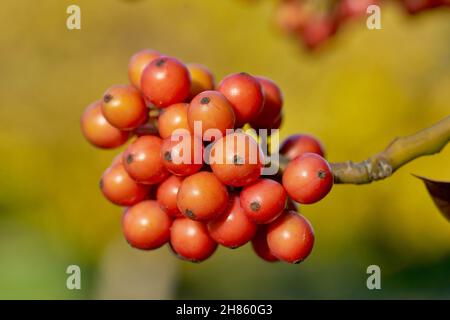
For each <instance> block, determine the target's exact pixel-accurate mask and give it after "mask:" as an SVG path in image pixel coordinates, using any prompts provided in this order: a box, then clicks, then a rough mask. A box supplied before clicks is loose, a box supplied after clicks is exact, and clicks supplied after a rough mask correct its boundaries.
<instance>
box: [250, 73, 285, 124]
mask: <svg viewBox="0 0 450 320" xmlns="http://www.w3.org/2000/svg"><path fill="white" fill-rule="evenodd" d="M256 79H257V80H258V81H259V83H260V84H261V86H262V88H263V93H264V104H263V107H262V109H261V112H260V113H259V115H257V116H256V117H255V119H253V120H252V121H250V125H251V126H252V127H253V128H254V129H257V130H258V129H269V130H270V129H277V128H275V127H276V124H277V122H281V121H280V118H281V108H282V107H283V94H282V93H281V90H280V88H279V87H278V86H277V85H276V83H275V82H273V81H272V80H270V79H268V78H264V77H256ZM279 126H280V125H279V124H278V127H279Z"/></svg>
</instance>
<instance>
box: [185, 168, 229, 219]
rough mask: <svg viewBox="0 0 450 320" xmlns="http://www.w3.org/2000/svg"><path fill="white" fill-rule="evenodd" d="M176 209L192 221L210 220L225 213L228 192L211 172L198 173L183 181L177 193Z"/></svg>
mask: <svg viewBox="0 0 450 320" xmlns="http://www.w3.org/2000/svg"><path fill="white" fill-rule="evenodd" d="M177 204H178V209H180V211H181V213H183V214H184V215H185V216H186V217H188V218H190V219H193V220H202V221H204V220H211V219H214V218H216V217H217V216H219V215H220V214H221V213H223V212H224V211H225V209H226V208H227V204H228V192H227V189H226V188H225V186H224V185H223V184H222V183H221V182H220V181H219V179H217V177H216V176H215V175H214V174H212V173H211V172H198V173H196V174H193V175H192V176H189V177H187V178H185V179H184V180H183V182H182V183H181V186H180V190H179V191H178V197H177Z"/></svg>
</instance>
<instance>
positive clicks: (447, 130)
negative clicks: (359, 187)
mask: <svg viewBox="0 0 450 320" xmlns="http://www.w3.org/2000/svg"><path fill="white" fill-rule="evenodd" d="M449 141H450V116H447V117H446V118H444V119H443V120H441V121H439V122H437V123H436V124H434V125H433V126H431V127H428V128H426V129H423V130H421V131H419V132H417V133H415V134H412V135H410V136H405V137H399V138H396V139H394V140H393V141H392V142H391V143H390V144H389V145H388V146H387V148H386V149H385V150H384V151H382V152H380V153H378V154H376V155H374V156H372V157H370V158H368V159H367V160H364V161H361V162H358V163H354V162H352V161H346V162H339V163H331V168H332V171H333V175H334V182H335V183H342V184H344V183H345V184H366V183H371V182H372V181H376V180H381V179H385V178H387V177H389V176H391V175H392V174H393V173H394V172H395V171H396V170H397V169H399V168H400V167H402V166H403V165H405V164H407V163H408V162H410V161H412V160H414V159H416V158H419V157H422V156H426V155H432V154H435V153H438V152H440V151H441V150H442V149H443V148H444V147H445V145H446V144H447V143H448V142H449Z"/></svg>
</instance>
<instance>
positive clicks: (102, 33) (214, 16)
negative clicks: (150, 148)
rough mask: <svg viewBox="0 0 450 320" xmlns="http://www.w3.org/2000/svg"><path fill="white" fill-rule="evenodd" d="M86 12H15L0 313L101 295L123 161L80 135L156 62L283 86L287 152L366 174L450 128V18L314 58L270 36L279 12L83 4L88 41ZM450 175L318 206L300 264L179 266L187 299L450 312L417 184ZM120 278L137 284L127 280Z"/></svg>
mask: <svg viewBox="0 0 450 320" xmlns="http://www.w3.org/2000/svg"><path fill="white" fill-rule="evenodd" d="M73 3H74V1H51V0H43V1H39V3H34V2H31V1H23V0H19V1H17V0H14V1H13V0H5V1H2V4H1V7H2V10H0V21H1V23H2V26H1V27H2V32H1V33H0V48H1V50H0V61H1V62H0V63H1V70H2V76H1V77H0V95H1V97H2V99H3V100H2V107H1V108H0V120H1V126H0V152H1V155H2V157H0V230H1V231H0V234H1V236H0V297H3V298H86V297H93V296H95V295H94V294H93V292H95V285H96V281H97V279H98V278H102V277H103V276H104V275H103V274H102V272H103V271H102V270H103V269H102V268H99V267H98V266H99V265H101V263H102V258H103V257H104V254H103V252H104V250H105V248H106V247H107V246H108V244H109V243H110V242H111V240H112V239H113V238H116V237H118V236H119V234H120V216H121V209H119V208H116V207H114V206H112V205H110V204H109V203H107V202H106V200H104V199H103V198H102V196H101V193H100V192H99V189H98V179H99V176H100V175H101V174H102V172H103V170H104V169H105V168H106V167H107V166H108V164H109V163H110V161H111V160H112V158H113V157H114V155H115V154H116V153H117V152H118V151H102V150H95V149H94V148H93V147H91V146H90V145H89V144H88V143H87V142H85V141H84V140H83V138H82V136H81V133H80V130H79V118H80V115H81V113H82V111H83V109H84V108H85V106H87V105H88V104H89V103H90V102H92V101H93V100H96V99H98V98H100V97H101V95H102V93H103V92H104V90H105V89H106V88H107V87H108V86H110V85H112V84H117V83H126V82H127V70H126V68H127V63H128V59H129V57H130V56H131V55H132V54H133V53H134V52H135V51H137V50H139V49H141V48H145V47H150V48H154V49H157V50H159V51H161V52H164V53H166V54H168V55H173V56H176V57H178V58H180V59H181V60H183V61H185V62H199V63H203V64H205V65H207V66H209V67H210V68H211V69H212V70H213V71H214V73H215V75H216V78H217V80H220V79H221V78H222V77H223V76H224V75H226V74H228V73H232V72H239V71H247V72H250V73H252V74H257V75H265V76H268V77H270V78H272V79H274V80H275V81H276V82H277V83H279V84H280V86H281V88H282V90H283V92H284V95H285V102H286V103H285V114H286V115H287V116H286V117H285V122H284V126H283V129H282V136H286V135H288V134H291V133H297V132H309V133H312V134H314V135H317V136H318V137H320V138H321V139H322V141H323V142H324V144H325V145H326V148H327V152H328V158H329V159H330V160H331V161H341V160H348V159H352V160H361V159H364V158H366V157H367V156H369V155H371V154H373V153H375V152H377V151H379V150H381V149H382V148H384V147H385V146H386V145H387V143H388V142H389V141H390V140H391V139H392V138H394V137H395V136H398V135H404V134H409V133H412V132H414V131H417V130H418V129H421V128H423V127H425V126H428V125H430V124H432V123H433V122H436V121H438V120H439V119H441V118H443V117H444V116H446V115H448V114H449V111H450V72H449V71H450V24H449V23H448V21H449V17H450V16H449V12H444V11H443V10H437V11H435V12H430V13H426V14H422V15H420V16H417V17H413V18H411V17H408V16H406V15H405V14H404V13H403V12H401V10H400V9H399V8H397V7H396V6H394V5H387V6H385V7H383V9H382V26H383V29H382V30H380V31H369V30H367V29H366V28H365V22H364V21H360V22H354V23H352V24H350V25H348V26H345V30H343V31H342V32H341V33H340V34H339V35H338V36H337V37H336V39H333V41H332V42H331V43H330V44H329V45H327V46H326V47H325V48H323V49H322V50H321V51H320V52H317V53H315V54H309V53H307V52H304V51H303V50H301V49H300V48H298V45H297V44H296V43H294V42H291V41H289V39H287V38H285V37H284V35H282V34H281V33H280V32H279V31H277V30H276V29H275V28H274V27H273V25H272V23H271V21H272V15H273V10H274V7H273V5H274V3H273V1H261V2H259V3H255V4H254V5H249V4H248V3H245V2H244V1H239V0H220V1H219V0H217V1H204V0H190V1H184V0H142V1H119V0H115V1H106V0H101V1H100V0H99V1H87V0H78V1H75V3H76V4H78V5H79V6H80V7H81V18H82V29H81V30H74V31H69V30H67V29H66V27H65V21H66V18H67V14H66V8H67V6H68V5H70V4H73ZM449 158H450V148H446V149H445V150H443V152H442V153H440V154H439V155H436V156H434V157H426V158H421V159H419V160H417V161H414V162H413V163H411V164H409V165H407V166H406V167H404V168H402V169H401V170H400V171H399V172H398V173H396V174H395V175H394V176H393V177H392V178H390V179H388V180H386V181H382V182H377V183H374V184H372V185H367V186H336V187H335V188H334V190H333V192H332V193H331V194H330V195H329V196H328V197H327V198H326V200H324V201H322V202H320V203H318V204H316V205H313V206H305V207H303V208H302V213H303V214H305V215H306V216H307V217H308V219H310V220H311V222H312V224H313V226H314V228H315V231H316V238H317V242H316V246H315V249H314V252H313V254H312V256H311V257H310V258H309V259H308V260H307V261H306V262H305V263H303V264H301V265H292V266H291V265H285V264H268V263H264V262H262V261H260V260H258V259H257V258H256V257H255V256H254V254H253V253H252V252H251V249H250V246H248V245H247V246H245V247H244V248H242V249H239V250H235V251H232V250H227V249H223V248H221V249H219V250H218V252H217V253H216V255H215V256H214V257H213V258H211V259H210V260H209V261H207V262H205V263H202V264H188V263H185V262H179V267H180V268H179V273H178V276H176V279H177V285H176V287H177V290H176V293H175V295H174V297H182V298H362V297H366V298H380V297H397V298H398V297H405V298H408V297H414V298H416V297H425V298H427V297H441V298H449V297H450V292H449V288H450V283H449V278H450V277H449V272H450V260H449V256H450V225H449V224H448V222H447V221H446V220H445V219H444V218H443V217H442V216H441V215H440V214H439V212H438V211H437V209H436V208H435V207H434V205H433V203H432V201H431V199H430V198H429V196H428V195H427V193H426V191H425V189H424V187H423V185H422V184H421V183H420V181H418V180H416V179H413V178H412V177H411V176H410V174H409V173H411V172H413V173H417V174H420V175H423V176H427V177H430V178H436V179H449V178H450V161H449ZM129 250H132V249H129ZM161 250H163V252H164V253H161V254H162V255H166V254H167V255H168V256H170V254H169V253H168V250H167V249H166V248H163V249H161ZM136 255H139V256H146V255H147V254H146V253H143V252H138V253H136ZM147 256H148V259H159V258H158V256H155V255H147ZM119 259H120V258H119ZM173 259H175V258H173ZM68 264H78V265H80V266H82V270H83V274H84V275H85V278H83V283H84V284H86V286H85V287H83V290H82V291H81V292H80V293H74V292H71V291H68V290H66V289H65V278H66V274H65V270H66V267H67V265H68ZM370 264H378V265H380V266H381V268H382V272H383V281H385V282H383V290H381V291H380V292H372V291H368V290H367V289H366V287H365V281H366V277H367V275H366V273H365V271H366V268H367V266H368V265H370ZM136 269H137V270H142V268H136ZM121 276H122V279H123V281H124V282H125V283H126V281H127V273H124V274H122V275H121ZM105 281H107V280H105ZM149 286H151V281H150V282H149ZM132 289H133V288H131V289H130V290H132ZM130 290H128V291H130ZM154 290H155V292H156V295H150V296H151V297H158V292H159V291H157V290H158V289H157V288H155V289H154ZM105 296H112V295H111V294H110V295H108V294H106V295H105ZM113 296H115V297H120V292H116V293H115V295H113ZM145 297H146V295H145V294H143V295H142V298H145ZM160 297H162V296H161V295H160ZM164 297H167V296H166V295H164Z"/></svg>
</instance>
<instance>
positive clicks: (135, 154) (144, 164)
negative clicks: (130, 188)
mask: <svg viewBox="0 0 450 320" xmlns="http://www.w3.org/2000/svg"><path fill="white" fill-rule="evenodd" d="M161 146H162V140H161V138H159V137H156V136H142V137H139V138H137V139H136V140H135V141H134V142H133V143H132V144H130V145H129V146H128V148H127V149H126V150H125V152H124V153H123V163H124V166H125V169H126V170H127V172H128V174H129V175H130V176H131V177H132V178H133V179H135V180H136V181H138V182H140V183H144V184H157V183H159V182H161V181H163V180H164V179H165V178H167V177H168V176H169V172H168V171H167V169H166V168H165V167H164V165H163V161H162V156H161Z"/></svg>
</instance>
